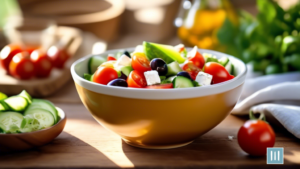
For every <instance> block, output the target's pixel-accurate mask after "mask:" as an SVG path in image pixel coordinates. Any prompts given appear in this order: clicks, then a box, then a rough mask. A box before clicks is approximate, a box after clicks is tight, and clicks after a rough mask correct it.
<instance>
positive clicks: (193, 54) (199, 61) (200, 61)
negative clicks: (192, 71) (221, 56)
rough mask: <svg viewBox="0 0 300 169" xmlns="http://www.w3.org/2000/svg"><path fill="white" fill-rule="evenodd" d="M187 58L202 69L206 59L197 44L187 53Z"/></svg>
mask: <svg viewBox="0 0 300 169" xmlns="http://www.w3.org/2000/svg"><path fill="white" fill-rule="evenodd" d="M187 58H188V60H189V61H191V62H193V63H194V65H195V66H197V67H198V68H200V69H202V68H203V66H204V64H205V59H204V57H203V56H202V55H201V53H200V52H198V48H197V47H196V46H195V47H194V48H193V49H192V50H191V51H190V52H189V53H188V54H187Z"/></svg>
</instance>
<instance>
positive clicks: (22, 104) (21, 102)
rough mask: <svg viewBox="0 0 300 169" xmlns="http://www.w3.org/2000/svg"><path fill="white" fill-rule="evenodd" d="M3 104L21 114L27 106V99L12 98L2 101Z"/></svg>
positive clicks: (20, 97)
mask: <svg viewBox="0 0 300 169" xmlns="http://www.w3.org/2000/svg"><path fill="white" fill-rule="evenodd" d="M4 102H5V103H6V104H7V105H8V106H9V108H10V109H11V110H13V111H17V112H22V111H24V110H25V109H26V108H27V106H28V105H29V103H28V101H27V99H25V98H24V97H22V96H12V97H9V98H7V99H5V100H4Z"/></svg>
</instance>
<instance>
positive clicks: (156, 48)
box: [143, 42, 185, 64]
mask: <svg viewBox="0 0 300 169" xmlns="http://www.w3.org/2000/svg"><path fill="white" fill-rule="evenodd" d="M143 46H144V52H145V54H146V56H147V58H148V59H149V60H152V59H154V58H161V59H163V60H164V61H165V62H166V63H167V64H168V63H171V62H174V61H177V62H178V63H183V62H184V61H185V58H183V57H182V56H181V55H180V53H178V52H177V51H176V50H175V48H174V47H173V46H169V45H161V44H157V43H149V42H144V43H143Z"/></svg>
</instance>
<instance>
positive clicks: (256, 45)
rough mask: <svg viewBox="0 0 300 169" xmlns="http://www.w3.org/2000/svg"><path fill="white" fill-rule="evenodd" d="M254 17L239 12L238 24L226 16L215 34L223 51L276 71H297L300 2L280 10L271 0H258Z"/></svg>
mask: <svg viewBox="0 0 300 169" xmlns="http://www.w3.org/2000/svg"><path fill="white" fill-rule="evenodd" d="M257 8H258V11H259V12H258V14H257V16H256V17H254V16H252V15H251V14H249V13H247V12H245V11H240V12H239V15H240V17H239V24H238V25H235V24H233V23H231V22H230V20H228V19H226V20H225V22H224V24H223V26H222V27H221V28H220V30H219V31H218V34H217V37H218V39H219V41H220V43H221V45H224V46H225V47H226V52H227V53H229V54H231V55H233V56H236V57H238V58H240V59H242V60H243V61H244V62H245V63H248V64H251V65H252V66H253V70H254V71H258V72H262V73H264V74H275V73H283V72H289V71H299V70H300V4H297V5H295V6H293V7H291V8H290V9H288V10H283V9H282V8H281V7H280V6H279V5H278V4H277V3H276V2H274V1H271V0H257Z"/></svg>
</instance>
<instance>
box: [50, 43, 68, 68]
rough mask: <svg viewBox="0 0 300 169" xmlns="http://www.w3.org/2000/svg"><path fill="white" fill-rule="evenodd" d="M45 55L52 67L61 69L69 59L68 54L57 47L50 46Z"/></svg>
mask: <svg viewBox="0 0 300 169" xmlns="http://www.w3.org/2000/svg"><path fill="white" fill-rule="evenodd" d="M47 55H48V56H49V58H50V59H51V61H52V63H53V66H54V67H57V68H60V69H62V68H63V67H64V65H65V63H66V61H67V60H68V59H69V58H70V55H69V54H68V52H67V51H66V50H64V49H59V48H58V47H57V46H51V47H50V48H49V49H48V51H47Z"/></svg>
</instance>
